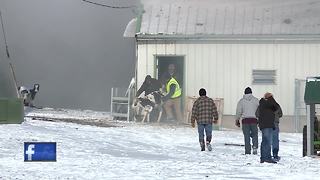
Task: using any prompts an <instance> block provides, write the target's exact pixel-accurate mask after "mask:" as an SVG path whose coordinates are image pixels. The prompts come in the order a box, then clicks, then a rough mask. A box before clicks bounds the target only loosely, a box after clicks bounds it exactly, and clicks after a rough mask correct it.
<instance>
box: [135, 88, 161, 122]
mask: <svg viewBox="0 0 320 180" xmlns="http://www.w3.org/2000/svg"><path fill="white" fill-rule="evenodd" d="M162 97H163V94H162V93H161V92H160V91H155V92H152V93H150V94H148V95H146V96H144V97H139V98H137V99H136V101H135V102H134V103H133V104H132V108H133V110H134V119H135V121H138V119H141V122H145V121H147V122H150V114H152V112H154V114H157V117H156V116H152V118H157V122H160V119H161V116H162V100H161V98H162ZM156 111H159V113H156Z"/></svg>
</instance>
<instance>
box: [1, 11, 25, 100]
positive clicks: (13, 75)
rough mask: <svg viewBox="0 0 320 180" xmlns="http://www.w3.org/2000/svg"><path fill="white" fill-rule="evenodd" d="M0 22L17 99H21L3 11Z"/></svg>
mask: <svg viewBox="0 0 320 180" xmlns="http://www.w3.org/2000/svg"><path fill="white" fill-rule="evenodd" d="M0 21H1V26H2V33H3V39H4V43H5V45H6V53H7V57H8V59H9V66H10V70H11V73H12V78H13V81H14V86H15V88H16V93H17V97H18V98H19V97H20V94H19V91H18V83H17V78H16V73H15V71H14V68H13V64H12V63H11V61H10V54H9V47H8V43H7V38H6V32H5V30H4V23H3V19H2V14H1V11H0Z"/></svg>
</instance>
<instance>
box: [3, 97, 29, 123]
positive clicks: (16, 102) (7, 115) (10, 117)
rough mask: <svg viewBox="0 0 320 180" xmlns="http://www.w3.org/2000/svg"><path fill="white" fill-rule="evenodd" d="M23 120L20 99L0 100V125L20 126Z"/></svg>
mask: <svg viewBox="0 0 320 180" xmlns="http://www.w3.org/2000/svg"><path fill="white" fill-rule="evenodd" d="M23 119H24V107H23V103H22V99H18V98H0V124H21V123H22V122H23Z"/></svg>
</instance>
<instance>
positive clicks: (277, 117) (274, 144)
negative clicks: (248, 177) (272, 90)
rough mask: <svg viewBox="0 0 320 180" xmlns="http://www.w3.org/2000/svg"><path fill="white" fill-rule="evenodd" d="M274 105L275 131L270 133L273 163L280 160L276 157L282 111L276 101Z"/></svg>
mask: <svg viewBox="0 0 320 180" xmlns="http://www.w3.org/2000/svg"><path fill="white" fill-rule="evenodd" d="M271 97H272V99H274V98H273V96H271ZM274 101H275V100H274ZM275 103H276V105H277V110H276V111H275V119H274V125H275V129H274V130H273V133H272V156H273V159H274V160H275V161H279V160H280V157H279V155H278V152H279V131H280V129H279V122H280V118H281V117H282V109H281V107H280V105H279V104H278V103H277V102H276V101H275Z"/></svg>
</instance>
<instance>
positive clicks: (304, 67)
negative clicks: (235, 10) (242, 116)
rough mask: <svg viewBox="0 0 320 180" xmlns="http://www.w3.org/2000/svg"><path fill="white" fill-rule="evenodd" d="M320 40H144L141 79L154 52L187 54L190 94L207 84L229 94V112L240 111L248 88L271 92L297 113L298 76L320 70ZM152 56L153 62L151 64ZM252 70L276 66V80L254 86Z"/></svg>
mask: <svg viewBox="0 0 320 180" xmlns="http://www.w3.org/2000/svg"><path fill="white" fill-rule="evenodd" d="M319 51H320V45H319V44H303V43H301V44H273V43H268V44H258V43H256V44H255V43H251V44H250V43H243V44H238V43H230V44H225V43H219V44H217V43H211V44H210V43H196V44H192V43H190V44H189V43H182V44H175V43H172V42H171V43H169V44H166V45H165V44H157V45H155V44H148V46H146V45H145V44H139V50H138V56H139V57H138V58H139V61H138V84H139V83H140V85H141V83H142V82H143V79H144V77H145V75H146V73H147V72H148V73H152V74H153V71H154V66H153V63H154V60H153V57H154V55H155V54H158V55H170V54H171V55H172V54H178V55H185V68H186V69H185V72H186V74H185V79H186V83H185V85H186V90H185V92H186V94H187V95H188V96H197V95H198V90H199V88H201V87H205V88H207V90H208V94H209V95H210V96H211V97H222V98H224V99H225V108H224V113H225V114H235V109H236V104H237V101H238V100H239V99H240V98H241V97H242V95H243V91H244V88H245V87H247V86H250V87H252V89H253V94H254V95H255V96H256V97H258V98H260V97H262V96H263V94H264V93H265V92H267V91H268V92H272V93H273V94H274V96H275V98H276V100H277V101H278V102H279V104H280V105H282V107H283V111H284V114H285V115H293V114H294V112H293V109H294V80H295V79H305V77H306V76H315V75H319V74H320V67H319V65H320V63H319V60H318V58H319V57H320V53H319ZM147 61H148V65H147ZM252 69H267V70H272V69H275V70H276V71H277V75H276V78H277V80H276V81H277V83H276V85H252Z"/></svg>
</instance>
